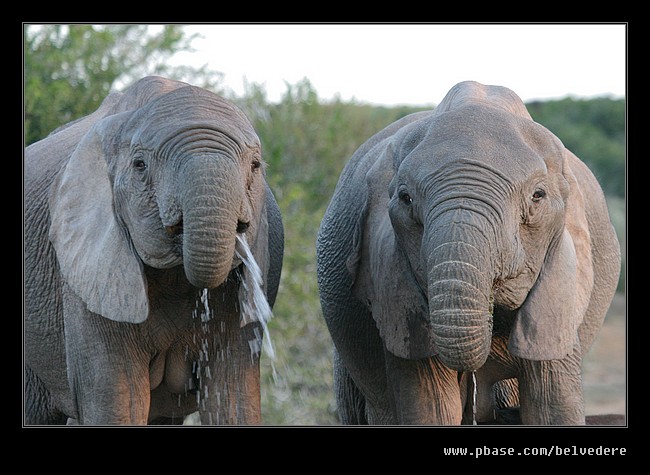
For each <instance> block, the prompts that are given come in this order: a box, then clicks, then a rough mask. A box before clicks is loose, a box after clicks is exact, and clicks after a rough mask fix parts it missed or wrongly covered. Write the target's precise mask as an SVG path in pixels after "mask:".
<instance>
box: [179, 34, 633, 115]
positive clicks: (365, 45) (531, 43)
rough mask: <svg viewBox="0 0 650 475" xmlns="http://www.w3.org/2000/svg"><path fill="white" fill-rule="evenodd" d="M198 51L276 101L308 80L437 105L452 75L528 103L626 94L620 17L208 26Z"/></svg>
mask: <svg viewBox="0 0 650 475" xmlns="http://www.w3.org/2000/svg"><path fill="white" fill-rule="evenodd" d="M185 28H186V32H187V33H188V34H192V33H199V34H200V35H202V36H203V37H204V38H200V39H196V40H195V41H194V42H193V43H192V46H193V47H194V48H195V49H196V50H197V51H196V52H194V53H180V54H178V55H177V56H176V57H175V58H174V63H176V64H181V63H186V64H190V65H193V66H201V65H203V64H207V65H208V67H209V68H210V69H212V70H216V71H220V72H222V73H223V74H224V82H223V85H225V86H226V87H228V88H230V89H232V90H233V91H234V92H235V93H236V94H238V95H241V94H243V92H244V83H245V82H248V83H258V84H261V85H263V86H264V87H265V89H266V91H267V98H268V100H270V101H277V100H279V99H280V97H281V96H282V94H283V93H284V92H285V91H286V83H289V84H292V85H293V84H296V83H297V82H299V81H301V80H302V79H303V78H307V79H309V81H310V82H311V84H312V86H313V88H314V89H315V90H316V92H317V94H318V97H319V99H321V100H329V99H332V98H334V97H337V96H338V97H340V98H341V99H342V100H346V101H347V100H352V99H354V100H356V101H359V102H369V103H373V104H383V105H397V104H408V105H425V104H438V103H439V102H440V101H441V100H442V98H443V97H444V95H445V94H446V92H447V91H448V90H449V89H450V88H451V87H452V86H453V85H454V84H456V83H457V82H460V81H464V80H470V79H471V80H475V81H479V82H482V83H484V84H495V85H500V86H506V87H509V88H510V89H512V90H513V91H514V92H515V93H517V94H518V95H519V96H520V97H521V98H522V99H523V100H524V101H525V102H527V101H530V100H535V99H542V100H545V99H558V98H563V97H566V96H568V95H571V96H574V97H595V96H602V95H611V96H613V97H615V98H622V97H624V96H625V91H626V57H627V54H626V37H627V31H626V25H625V24H622V23H618V24H614V23H611V24H536V23H532V24H455V25H452V24H347V25H346V24H294V25H292V24H258V25H255V24H240V25H232V24H205V25H187V26H186V27H185Z"/></svg>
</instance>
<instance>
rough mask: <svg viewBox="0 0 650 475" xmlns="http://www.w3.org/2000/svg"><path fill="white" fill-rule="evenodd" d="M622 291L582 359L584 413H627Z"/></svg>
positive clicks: (624, 324) (624, 312) (624, 319)
mask: <svg viewBox="0 0 650 475" xmlns="http://www.w3.org/2000/svg"><path fill="white" fill-rule="evenodd" d="M626 341H627V338H626V311H625V295H624V294H617V295H616V296H615V297H614V301H613V302H612V305H611V306H610V309H609V312H608V314H607V317H606V318H605V323H604V325H603V327H602V329H601V330H600V333H599V335H598V337H597V339H596V341H595V342H594V344H593V346H592V347H591V350H590V351H589V353H588V354H587V355H586V356H585V358H584V361H583V382H584V390H585V413H586V414H587V415H593V414H626V401H627V395H626V388H627V385H626V377H627V371H626Z"/></svg>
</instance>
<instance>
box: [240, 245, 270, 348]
mask: <svg viewBox="0 0 650 475" xmlns="http://www.w3.org/2000/svg"><path fill="white" fill-rule="evenodd" d="M235 252H236V253H237V257H239V258H240V259H241V260H242V262H243V263H244V272H243V274H244V275H243V276H242V281H241V285H240V286H239V305H240V309H241V321H240V325H241V326H242V327H243V326H244V325H246V324H248V323H251V322H260V324H261V325H262V334H261V335H260V334H258V333H259V332H257V331H256V332H255V333H256V335H255V336H256V338H255V340H251V341H249V342H248V344H249V345H250V348H251V354H257V353H259V352H260V351H261V349H262V344H263V345H264V349H265V351H266V353H267V355H268V356H269V357H270V358H271V359H274V358H275V351H274V350H273V344H272V343H271V338H270V336H269V335H268V330H267V325H268V323H269V321H270V320H271V317H272V316H273V314H272V312H271V307H270V305H269V303H268V301H267V300H266V295H265V294H264V291H263V290H262V285H263V280H262V271H261V270H260V267H259V265H258V264H257V261H255V258H254V257H253V254H252V253H251V250H250V247H249V246H248V242H247V241H246V237H245V236H244V235H241V234H238V235H237V245H236V246H235ZM265 334H266V337H265Z"/></svg>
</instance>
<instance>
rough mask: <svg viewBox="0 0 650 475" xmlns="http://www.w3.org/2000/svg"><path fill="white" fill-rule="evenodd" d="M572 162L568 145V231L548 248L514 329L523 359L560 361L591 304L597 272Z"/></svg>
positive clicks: (513, 347) (513, 345) (515, 349)
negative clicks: (595, 272) (594, 272)
mask: <svg viewBox="0 0 650 475" xmlns="http://www.w3.org/2000/svg"><path fill="white" fill-rule="evenodd" d="M573 160H577V158H576V157H575V155H573V154H572V153H571V152H570V151H569V150H566V149H564V159H563V160H562V165H561V166H562V171H561V179H563V180H564V182H565V183H566V185H568V192H567V193H566V195H565V197H564V201H565V216H564V218H565V224H564V229H563V231H562V234H561V236H560V237H559V238H558V239H557V240H556V241H555V242H554V243H553V244H552V245H551V246H550V247H549V249H548V251H547V255H546V258H545V260H544V264H543V267H542V269H541V271H540V274H539V277H538V278H537V282H536V283H535V285H534V286H533V288H532V289H531V291H530V292H529V294H528V297H527V298H526V301H525V302H524V305H523V306H522V307H521V309H520V310H519V312H518V314H517V317H516V319H515V324H514V326H513V329H512V331H511V333H510V339H509V342H508V348H509V349H510V352H511V353H512V354H513V355H515V356H518V357H520V358H525V359H529V360H553V359H562V358H564V357H566V356H567V355H569V354H571V353H573V352H574V350H575V348H576V346H577V345H579V343H580V342H579V339H578V328H579V326H580V325H581V324H582V322H583V319H584V316H585V314H586V312H587V308H588V306H589V298H590V295H591V291H592V288H593V281H594V276H593V266H592V260H591V245H590V242H591V237H590V233H589V225H588V222H587V217H586V214H585V199H584V195H583V193H582V191H581V189H580V185H579V183H578V181H577V180H576V178H575V176H574V174H573V172H572V170H571V162H572V161H573ZM549 170H552V168H551V167H549Z"/></svg>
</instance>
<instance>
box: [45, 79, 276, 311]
mask: <svg viewBox="0 0 650 475" xmlns="http://www.w3.org/2000/svg"><path fill="white" fill-rule="evenodd" d="M95 115H96V118H95V120H94V122H93V123H92V125H91V126H90V127H89V129H88V130H87V131H86V132H85V134H84V135H83V136H82V137H81V138H80V140H79V141H78V144H77V145H76V148H74V150H73V151H72V153H71V156H70V158H69V160H68V161H67V163H66V165H65V167H64V168H63V169H62V171H61V172H60V173H59V174H58V176H57V178H56V179H55V183H54V186H52V188H51V191H50V197H49V203H50V212H51V228H50V240H51V242H52V243H53V246H54V248H55V250H56V254H57V258H58V261H59V266H60V268H61V272H62V274H63V276H64V278H65V279H66V281H67V282H68V284H69V285H70V286H71V288H72V289H73V290H74V291H75V292H76V293H77V294H78V295H79V296H80V297H81V298H82V299H83V300H84V302H85V303H86V304H87V306H88V308H89V309H90V310H91V311H93V312H95V313H98V314H101V315H103V316H105V317H107V318H110V319H112V320H115V321H125V322H131V323H139V322H142V321H144V320H145V319H146V318H147V315H148V312H149V308H148V298H147V290H146V289H147V286H146V281H145V279H146V277H145V274H144V272H143V268H144V266H150V267H153V268H158V269H167V268H171V267H175V266H180V265H181V264H182V265H183V267H184V271H185V272H184V273H185V276H186V278H187V280H189V282H190V283H191V284H192V285H193V286H195V287H198V288H208V289H209V288H214V287H218V286H220V285H221V284H222V283H223V282H224V281H225V280H226V278H227V277H228V274H229V273H230V271H231V270H232V269H234V268H235V267H236V266H237V265H238V264H239V263H240V261H239V260H238V258H237V256H236V253H235V246H236V236H237V234H238V233H246V235H247V236H248V239H249V242H251V243H252V242H253V241H254V240H255V236H256V235H257V232H258V229H259V228H261V227H263V226H264V219H265V218H263V217H262V215H263V213H261V211H262V208H263V205H264V199H265V190H266V188H265V186H266V185H265V181H264V164H263V161H262V158H261V150H260V142H259V139H258V137H257V136H256V134H255V132H254V130H253V127H252V126H251V124H250V122H249V121H248V119H247V118H246V117H245V115H244V114H243V113H242V112H241V111H240V110H239V109H238V108H237V107H235V106H234V105H233V104H231V103H230V102H228V101H226V100H225V99H223V98H221V97H219V96H217V95H215V94H213V93H211V92H209V91H207V90H205V89H201V88H198V87H193V86H190V85H187V84H185V83H182V82H176V81H169V80H165V79H162V78H156V77H149V78H145V79H143V80H141V81H139V82H138V83H136V84H135V85H133V86H132V87H131V88H129V89H127V90H126V91H125V92H124V93H122V94H121V95H120V94H117V95H112V96H109V98H107V99H106V101H105V103H104V105H102V107H100V109H99V110H98V112H97V113H96V114H95ZM71 127H74V125H72V126H71ZM264 216H265V214H264ZM251 245H252V244H251ZM109 274H110V275H109Z"/></svg>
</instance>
